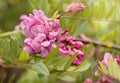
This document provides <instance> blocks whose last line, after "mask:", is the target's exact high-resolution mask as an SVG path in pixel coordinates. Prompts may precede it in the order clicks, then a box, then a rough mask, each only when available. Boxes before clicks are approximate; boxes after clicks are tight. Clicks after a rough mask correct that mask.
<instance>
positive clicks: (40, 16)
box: [15, 10, 84, 65]
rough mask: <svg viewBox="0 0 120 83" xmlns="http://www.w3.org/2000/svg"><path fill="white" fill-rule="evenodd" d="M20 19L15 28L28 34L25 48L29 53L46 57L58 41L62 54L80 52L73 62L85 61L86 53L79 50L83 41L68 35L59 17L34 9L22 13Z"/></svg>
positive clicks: (76, 63) (71, 54) (77, 63)
mask: <svg viewBox="0 0 120 83" xmlns="http://www.w3.org/2000/svg"><path fill="white" fill-rule="evenodd" d="M20 19H21V23H20V24H19V25H17V26H16V28H15V29H16V30H18V29H22V31H23V34H24V35H25V36H26V39H25V40H24V48H23V50H26V51H27V52H28V53H29V54H31V55H32V54H40V55H41V57H42V58H45V57H46V56H47V54H48V53H49V52H50V51H52V50H53V49H54V48H56V42H58V44H59V52H60V55H61V56H66V55H68V54H69V55H70V56H73V55H74V54H75V53H78V55H77V57H76V58H75V59H74V61H73V64H75V65H80V63H81V62H82V61H83V55H84V53H83V52H82V51H80V50H79V49H80V48H81V47H82V46H83V44H82V42H80V41H76V38H75V37H73V36H67V35H68V30H64V31H62V29H61V28H60V23H59V19H51V18H48V17H47V16H46V15H45V14H44V12H43V11H41V10H33V14H29V16H27V15H22V16H21V17H20Z"/></svg>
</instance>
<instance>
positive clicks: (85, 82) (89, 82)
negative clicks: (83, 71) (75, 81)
mask: <svg viewBox="0 0 120 83" xmlns="http://www.w3.org/2000/svg"><path fill="white" fill-rule="evenodd" d="M84 83H93V80H92V79H91V78H87V79H86V80H85V81H84Z"/></svg>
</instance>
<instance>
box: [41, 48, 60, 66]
mask: <svg viewBox="0 0 120 83" xmlns="http://www.w3.org/2000/svg"><path fill="white" fill-rule="evenodd" d="M57 53H58V47H57V48H55V49H53V50H52V51H51V52H50V53H49V54H48V55H47V57H46V58H45V59H44V61H43V62H44V63H45V64H47V63H48V62H49V61H50V60H51V59H53V58H54V57H55V55H56V54H57Z"/></svg>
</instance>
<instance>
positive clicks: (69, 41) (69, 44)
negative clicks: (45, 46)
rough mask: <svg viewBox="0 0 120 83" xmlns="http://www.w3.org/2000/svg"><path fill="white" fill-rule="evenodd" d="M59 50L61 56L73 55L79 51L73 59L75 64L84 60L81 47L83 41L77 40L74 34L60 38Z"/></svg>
mask: <svg viewBox="0 0 120 83" xmlns="http://www.w3.org/2000/svg"><path fill="white" fill-rule="evenodd" d="M59 41H60V45H59V47H60V48H59V51H60V55H61V56H66V55H70V56H73V55H74V54H75V53H78V56H77V57H76V58H75V60H74V61H73V64H75V65H79V64H80V63H81V62H82V61H83V55H84V53H83V52H82V51H80V50H79V49H80V48H81V47H82V46H83V44H82V42H80V41H76V38H75V37H73V36H69V37H68V36H63V37H61V38H60V39H59Z"/></svg>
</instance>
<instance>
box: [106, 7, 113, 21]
mask: <svg viewBox="0 0 120 83" xmlns="http://www.w3.org/2000/svg"><path fill="white" fill-rule="evenodd" d="M114 11H115V6H112V8H111V9H110V11H109V12H108V14H107V16H106V19H109V18H110V17H112V16H113V13H114Z"/></svg>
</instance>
